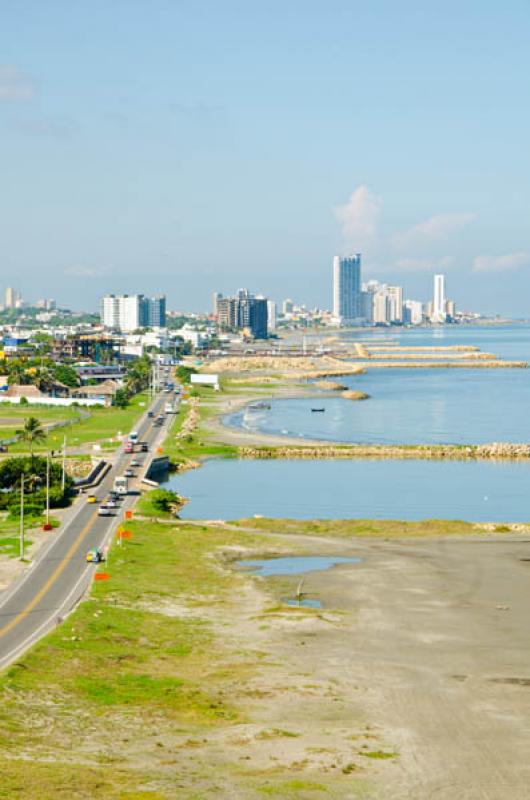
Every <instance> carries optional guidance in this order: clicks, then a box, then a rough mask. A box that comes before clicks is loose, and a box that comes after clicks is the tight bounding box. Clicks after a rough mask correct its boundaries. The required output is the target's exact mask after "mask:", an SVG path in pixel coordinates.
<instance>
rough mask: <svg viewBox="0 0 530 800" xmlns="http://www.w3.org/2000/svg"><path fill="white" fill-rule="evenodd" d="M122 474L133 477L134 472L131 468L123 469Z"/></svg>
mask: <svg viewBox="0 0 530 800" xmlns="http://www.w3.org/2000/svg"><path fill="white" fill-rule="evenodd" d="M123 474H124V475H125V477H126V478H134V472H133V471H132V469H126V470H124V472H123Z"/></svg>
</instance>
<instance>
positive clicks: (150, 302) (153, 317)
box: [143, 295, 166, 328]
mask: <svg viewBox="0 0 530 800" xmlns="http://www.w3.org/2000/svg"><path fill="white" fill-rule="evenodd" d="M143 302H144V303H145V305H146V314H145V325H147V327H148V328H165V327H166V297H165V295H160V297H144V298H143Z"/></svg>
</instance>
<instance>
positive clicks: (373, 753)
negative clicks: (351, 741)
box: [359, 750, 398, 760]
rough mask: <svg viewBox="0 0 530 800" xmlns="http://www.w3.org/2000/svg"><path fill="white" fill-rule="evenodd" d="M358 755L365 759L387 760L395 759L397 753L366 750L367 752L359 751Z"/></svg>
mask: <svg viewBox="0 0 530 800" xmlns="http://www.w3.org/2000/svg"><path fill="white" fill-rule="evenodd" d="M359 755H361V756H365V757H366V758H375V759H381V760H384V759H387V758H397V756H398V754H397V753H388V752H387V751H385V750H368V752H366V753H365V752H363V751H362V750H361V751H360V753H359Z"/></svg>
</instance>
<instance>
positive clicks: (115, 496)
mask: <svg viewBox="0 0 530 800" xmlns="http://www.w3.org/2000/svg"><path fill="white" fill-rule="evenodd" d="M109 498H110V499H111V500H114V502H115V503H117V502H118V501H119V500H121V495H119V494H118V492H114V491H112V492H109Z"/></svg>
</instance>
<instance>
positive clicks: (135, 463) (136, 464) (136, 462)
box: [131, 458, 142, 467]
mask: <svg viewBox="0 0 530 800" xmlns="http://www.w3.org/2000/svg"><path fill="white" fill-rule="evenodd" d="M141 466H142V462H141V461H139V460H138V459H137V458H133V460H132V461H131V467H141Z"/></svg>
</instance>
